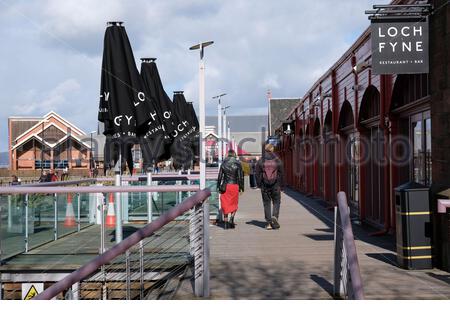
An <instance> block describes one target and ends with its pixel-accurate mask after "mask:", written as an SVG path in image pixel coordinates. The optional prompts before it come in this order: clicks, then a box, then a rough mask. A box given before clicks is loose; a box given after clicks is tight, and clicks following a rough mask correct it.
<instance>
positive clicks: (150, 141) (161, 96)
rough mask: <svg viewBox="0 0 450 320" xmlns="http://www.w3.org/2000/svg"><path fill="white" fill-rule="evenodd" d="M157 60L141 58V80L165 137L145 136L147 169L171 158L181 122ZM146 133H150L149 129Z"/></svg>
mask: <svg viewBox="0 0 450 320" xmlns="http://www.w3.org/2000/svg"><path fill="white" fill-rule="evenodd" d="M155 60H156V58H141V61H142V63H141V78H142V82H143V84H144V90H145V92H146V94H147V96H148V97H149V98H150V100H151V102H152V103H153V106H154V108H155V110H157V114H158V115H159V121H160V123H161V124H162V128H163V132H164V135H161V136H154V137H150V136H148V135H146V134H144V136H143V138H142V139H141V140H140V142H141V150H142V155H143V158H144V167H145V168H147V167H149V166H152V164H153V162H154V161H156V162H157V161H162V160H168V159H169V158H170V157H171V153H170V146H171V145H172V142H173V135H174V132H175V131H176V128H177V125H178V122H179V119H178V117H177V114H176V113H174V107H173V104H172V101H171V100H170V98H169V96H168V95H167V94H166V92H165V91H164V87H163V85H162V81H161V78H160V76H159V72H158V68H157V66H156V63H155ZM145 131H147V132H148V130H147V129H146V130H145Z"/></svg>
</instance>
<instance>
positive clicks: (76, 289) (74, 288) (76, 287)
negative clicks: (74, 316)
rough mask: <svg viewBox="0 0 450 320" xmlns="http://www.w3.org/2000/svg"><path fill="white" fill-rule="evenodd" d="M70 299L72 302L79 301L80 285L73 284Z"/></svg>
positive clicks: (77, 283)
mask: <svg viewBox="0 0 450 320" xmlns="http://www.w3.org/2000/svg"><path fill="white" fill-rule="evenodd" d="M72 299H73V300H79V299H80V283H79V282H75V283H74V284H73V285H72Z"/></svg>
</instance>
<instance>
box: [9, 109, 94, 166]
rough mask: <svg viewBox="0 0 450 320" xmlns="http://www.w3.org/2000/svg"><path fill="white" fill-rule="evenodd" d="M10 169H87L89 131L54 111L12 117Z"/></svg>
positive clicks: (10, 125)
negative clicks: (30, 115) (86, 131)
mask: <svg viewBox="0 0 450 320" xmlns="http://www.w3.org/2000/svg"><path fill="white" fill-rule="evenodd" d="M8 132H9V139H8V141H9V163H10V169H11V170H21V171H24V170H41V169H63V168H66V167H67V168H68V169H88V168H89V167H90V165H91V161H90V157H91V152H90V142H89V141H84V140H86V139H85V138H83V137H85V136H86V134H85V133H84V132H83V131H82V130H80V129H79V128H77V127H76V126H75V125H73V124H72V123H70V122H69V121H67V120H65V119H64V118H62V117H61V116H59V115H58V114H56V113H55V112H53V111H52V112H50V113H48V114H46V115H45V116H43V117H42V118H40V117H10V118H8Z"/></svg>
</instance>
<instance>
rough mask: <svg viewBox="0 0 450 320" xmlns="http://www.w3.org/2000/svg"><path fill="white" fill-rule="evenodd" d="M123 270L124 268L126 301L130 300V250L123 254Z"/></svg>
mask: <svg viewBox="0 0 450 320" xmlns="http://www.w3.org/2000/svg"><path fill="white" fill-rule="evenodd" d="M125 268H126V291H127V293H126V299H127V300H131V270H130V250H127V251H126V252H125Z"/></svg>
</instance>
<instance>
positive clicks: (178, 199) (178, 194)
mask: <svg viewBox="0 0 450 320" xmlns="http://www.w3.org/2000/svg"><path fill="white" fill-rule="evenodd" d="M178 175H179V176H180V177H181V175H182V172H181V170H179V171H178ZM176 184H177V186H181V180H180V179H178V180H177V182H176ZM176 198H177V200H176V203H177V204H179V203H181V191H178V192H177V197H176Z"/></svg>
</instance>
